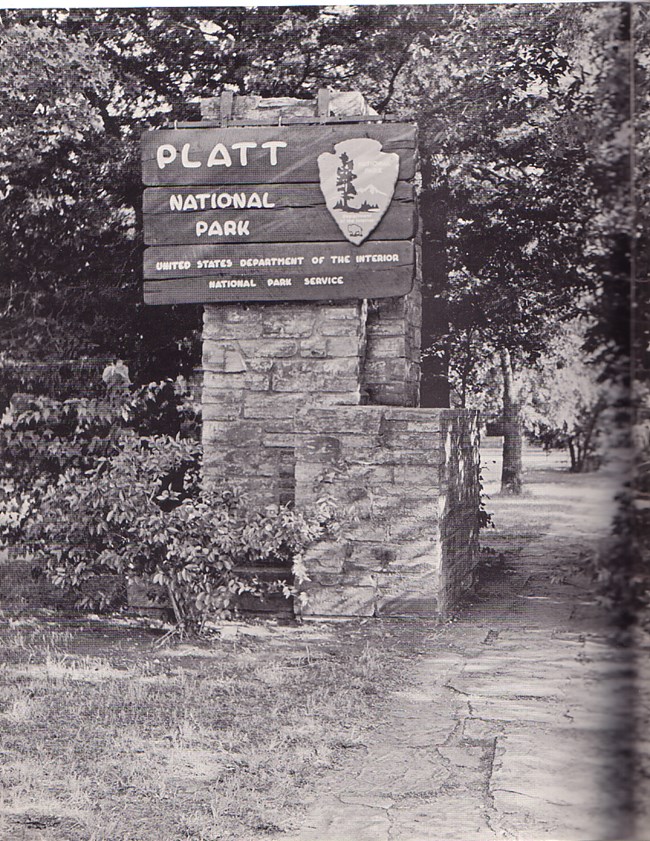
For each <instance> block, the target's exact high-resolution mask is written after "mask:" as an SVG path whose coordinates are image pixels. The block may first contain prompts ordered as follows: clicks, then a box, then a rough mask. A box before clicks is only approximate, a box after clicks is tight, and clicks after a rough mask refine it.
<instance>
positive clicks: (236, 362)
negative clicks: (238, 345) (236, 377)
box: [224, 350, 247, 374]
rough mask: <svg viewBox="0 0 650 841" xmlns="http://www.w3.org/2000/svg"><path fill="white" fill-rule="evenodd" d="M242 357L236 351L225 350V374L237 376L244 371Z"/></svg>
mask: <svg viewBox="0 0 650 841" xmlns="http://www.w3.org/2000/svg"><path fill="white" fill-rule="evenodd" d="M246 367H247V366H246V363H245V362H244V357H243V356H242V355H241V353H240V351H238V350H226V352H225V354H224V371H225V372H226V374H239V373H241V372H242V371H245V370H246Z"/></svg>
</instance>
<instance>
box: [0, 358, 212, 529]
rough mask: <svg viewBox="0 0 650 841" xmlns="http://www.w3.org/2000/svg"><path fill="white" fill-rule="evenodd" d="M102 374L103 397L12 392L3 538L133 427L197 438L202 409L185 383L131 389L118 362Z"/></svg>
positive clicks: (4, 438) (4, 454) (2, 432)
mask: <svg viewBox="0 0 650 841" xmlns="http://www.w3.org/2000/svg"><path fill="white" fill-rule="evenodd" d="M103 380H104V396H103V397H101V398H99V397H98V398H70V399H67V400H55V399H53V398H50V397H43V396H35V395H31V394H14V395H13V397H12V398H11V401H10V404H9V407H8V408H7V410H6V411H5V413H4V415H3V416H2V418H1V419H0V544H1V543H14V542H16V540H18V539H19V538H20V534H21V528H22V526H23V525H24V524H25V522H26V518H27V517H28V515H29V512H30V511H31V510H32V509H33V508H34V506H37V505H38V503H39V500H40V498H41V496H42V495H43V493H44V492H45V490H46V489H47V488H48V487H50V486H51V485H52V484H53V483H55V482H57V481H58V479H59V477H60V476H62V475H63V474H64V473H65V472H66V471H69V470H81V471H87V470H91V469H92V468H93V467H94V466H96V465H97V464H98V463H99V462H100V461H101V460H102V459H105V458H109V457H111V456H113V455H115V454H117V452H118V451H119V444H120V440H121V438H122V437H123V436H124V435H125V434H128V433H129V430H130V429H132V430H134V431H135V432H137V433H138V434H140V435H172V436H175V435H180V436H181V437H192V438H194V439H197V438H198V437H199V433H200V412H199V410H198V408H196V407H195V406H193V405H192V402H191V399H190V395H189V391H188V388H187V385H186V384H185V382H184V381H181V380H179V381H173V380H164V381H162V382H160V383H149V384H148V385H145V386H141V387H135V386H132V385H131V383H130V381H129V378H128V369H127V368H126V366H125V365H123V364H122V363H116V364H114V365H109V366H107V367H106V368H105V370H104V375H103Z"/></svg>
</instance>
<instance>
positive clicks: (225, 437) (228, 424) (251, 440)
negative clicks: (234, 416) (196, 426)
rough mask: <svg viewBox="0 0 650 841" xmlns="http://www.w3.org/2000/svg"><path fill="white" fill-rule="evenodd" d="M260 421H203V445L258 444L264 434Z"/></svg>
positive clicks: (231, 445) (232, 445) (239, 445)
mask: <svg viewBox="0 0 650 841" xmlns="http://www.w3.org/2000/svg"><path fill="white" fill-rule="evenodd" d="M264 431H265V430H264V427H263V426H262V424H260V423H255V422H253V421H249V420H242V419H239V420H236V421H204V422H203V442H204V447H206V446H207V447H210V448H211V447H214V446H215V445H216V446H217V447H251V446H253V447H254V446H259V445H260V444H261V441H262V436H263V435H264Z"/></svg>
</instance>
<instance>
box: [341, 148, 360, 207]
mask: <svg viewBox="0 0 650 841" xmlns="http://www.w3.org/2000/svg"><path fill="white" fill-rule="evenodd" d="M340 157H341V166H340V167H338V169H337V170H336V189H337V190H338V191H339V193H340V194H341V199H340V200H339V201H338V202H337V204H336V209H337V210H348V211H350V210H355V209H356V208H354V207H350V205H349V204H348V201H349V200H350V199H351V198H352V197H353V196H356V194H357V190H356V187H355V186H354V184H353V183H352V182H353V181H356V179H357V174H356V173H355V172H354V160H353V159H352V158H351V157H350V156H349V155H348V153H347V152H343V154H342V155H341V156H340Z"/></svg>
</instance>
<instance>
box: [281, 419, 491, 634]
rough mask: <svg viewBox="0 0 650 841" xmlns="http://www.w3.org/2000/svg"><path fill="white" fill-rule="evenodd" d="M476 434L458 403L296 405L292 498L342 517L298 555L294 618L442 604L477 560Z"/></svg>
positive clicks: (419, 610)
mask: <svg viewBox="0 0 650 841" xmlns="http://www.w3.org/2000/svg"><path fill="white" fill-rule="evenodd" d="M477 435H478V431H477V417H476V414H475V413H474V412H468V411H465V410H452V409H410V408H394V407H369V406H365V407H358V408H352V407H343V406H340V407H330V408H306V409H303V410H301V411H299V413H298V415H297V420H296V499H297V500H299V501H300V505H301V506H305V507H309V505H310V504H311V505H313V504H315V503H316V501H317V500H318V499H320V498H321V497H323V496H329V497H331V498H332V499H333V500H334V501H335V502H336V504H337V506H338V508H339V511H340V515H341V516H342V518H343V522H342V526H341V529H340V532H339V533H338V534H337V537H336V539H331V540H325V541H322V542H320V543H318V544H316V545H315V546H314V547H312V549H310V551H309V552H308V553H307V555H306V558H305V564H306V568H307V572H308V576H309V579H310V580H309V581H306V582H305V583H304V584H303V585H302V589H303V592H304V595H305V597H306V602H305V603H304V605H303V607H302V615H303V616H305V617H317V616H332V615H336V616H421V617H430V618H443V617H445V616H446V615H448V614H449V612H450V610H451V609H452V608H453V607H454V605H456V604H457V603H458V601H459V599H460V597H461V595H462V594H463V593H464V592H466V591H467V590H468V589H469V588H471V586H472V584H473V578H474V574H475V567H476V563H477V559H478V552H477V547H478V519H477V512H478V507H479V474H478V468H479V465H478V456H477V452H478V448H477Z"/></svg>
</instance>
